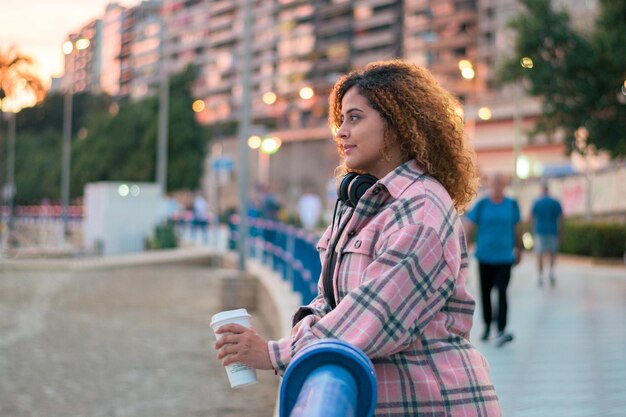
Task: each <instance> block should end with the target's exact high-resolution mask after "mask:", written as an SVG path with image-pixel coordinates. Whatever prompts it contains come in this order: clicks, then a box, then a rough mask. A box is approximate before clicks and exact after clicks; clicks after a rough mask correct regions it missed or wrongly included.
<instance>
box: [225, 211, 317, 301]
mask: <svg viewBox="0 0 626 417" xmlns="http://www.w3.org/2000/svg"><path fill="white" fill-rule="evenodd" d="M238 225H239V216H237V215H234V216H231V217H230V219H229V222H228V226H229V230H230V236H229V248H230V249H232V250H235V249H237V244H238V239H239V235H238ZM248 226H249V227H248V233H249V237H248V240H247V246H248V254H249V256H250V257H253V258H255V259H257V260H259V261H261V262H262V263H264V264H265V265H267V266H269V267H270V268H272V269H273V270H274V271H275V272H277V273H278V274H280V275H281V276H282V277H283V279H285V280H286V281H288V282H289V283H291V287H292V289H293V290H294V291H295V292H297V293H299V294H300V295H301V296H302V301H303V303H305V304H306V303H308V302H309V301H311V300H312V299H313V298H315V296H316V295H317V281H318V278H319V276H320V272H321V269H322V266H321V264H320V259H319V254H318V252H317V249H316V247H315V245H316V244H317V241H318V240H319V238H320V236H319V235H316V234H313V233H309V232H306V231H304V230H302V229H299V228H297V227H295V226H290V225H287V224H284V223H280V222H277V221H272V220H266V219H259V218H252V217H249V218H248Z"/></svg>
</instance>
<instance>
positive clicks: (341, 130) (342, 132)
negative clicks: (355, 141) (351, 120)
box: [337, 123, 348, 138]
mask: <svg viewBox="0 0 626 417" xmlns="http://www.w3.org/2000/svg"><path fill="white" fill-rule="evenodd" d="M347 136H348V129H347V128H346V124H345V123H344V124H342V125H341V126H339V130H337V137H339V138H345V137H347Z"/></svg>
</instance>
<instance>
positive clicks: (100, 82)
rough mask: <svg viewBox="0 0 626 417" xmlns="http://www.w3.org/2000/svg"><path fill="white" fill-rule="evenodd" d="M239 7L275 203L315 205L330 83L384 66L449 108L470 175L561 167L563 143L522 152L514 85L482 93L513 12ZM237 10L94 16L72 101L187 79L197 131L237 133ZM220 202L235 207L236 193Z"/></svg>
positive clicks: (331, 163)
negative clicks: (427, 83) (267, 142)
mask: <svg viewBox="0 0 626 417" xmlns="http://www.w3.org/2000/svg"><path fill="white" fill-rule="evenodd" d="M251 3H252V7H253V12H252V16H253V24H252V28H251V31H252V40H251V44H250V51H251V64H252V68H251V80H250V100H251V109H252V111H251V118H252V125H253V132H251V133H257V132H258V133H259V134H267V135H274V136H277V137H279V138H280V139H281V140H282V147H281V149H280V150H279V151H278V152H277V153H276V154H274V155H272V156H271V157H263V158H265V159H264V160H263V163H262V164H263V167H264V168H263V169H266V170H268V171H269V174H268V175H269V179H270V181H271V182H272V183H273V184H275V185H276V188H278V191H279V192H280V193H281V194H282V195H284V196H286V198H287V199H291V200H292V199H293V198H295V197H296V196H297V195H298V194H299V193H300V192H301V190H302V189H303V188H304V186H305V184H311V183H314V185H315V186H316V187H317V189H318V191H319V192H320V194H322V193H325V190H326V188H327V184H328V183H329V181H330V179H332V176H333V172H334V168H335V167H336V166H337V164H338V163H339V161H338V160H337V156H336V147H335V144H334V142H333V140H332V134H331V132H330V130H329V129H328V127H327V122H326V118H327V110H328V102H327V100H328V93H329V92H330V89H331V88H332V86H333V84H334V83H335V81H336V80H337V79H338V77H339V76H340V75H341V74H343V73H346V72H348V71H350V70H351V69H353V68H357V67H362V66H363V65H364V64H366V63H368V62H371V61H375V60H380V59H388V58H393V57H405V58H407V59H409V60H410V61H412V62H415V63H417V64H419V65H423V66H426V67H428V68H429V69H430V70H431V71H432V72H433V74H434V75H435V77H436V78H437V79H438V81H439V82H440V83H441V84H442V85H443V86H444V87H445V88H447V89H449V90H450V91H452V92H453V93H454V94H456V95H457V96H458V98H459V101H460V102H461V103H462V105H463V109H464V117H465V120H466V127H467V133H468V140H470V141H471V143H472V145H473V146H474V148H475V149H476V151H477V154H478V163H479V168H480V170H481V172H483V173H489V172H491V171H502V172H505V173H508V174H510V175H511V176H515V174H516V169H517V167H518V165H519V162H520V161H522V162H525V164H526V167H527V168H528V174H529V175H532V174H540V173H541V171H542V170H543V169H544V168H546V167H550V166H557V165H562V164H567V163H568V159H567V157H566V156H565V154H564V147H563V144H562V141H554V142H551V141H550V140H549V139H548V138H543V137H538V138H533V140H532V141H531V140H529V139H528V134H527V132H528V131H529V130H530V129H531V128H532V125H533V121H534V119H535V117H536V115H538V114H539V112H540V103H539V102H538V101H537V100H534V99H531V98H529V97H527V96H526V95H525V93H524V89H523V86H521V85H511V86H507V87H505V88H499V87H497V86H496V84H495V78H496V74H495V71H496V68H497V66H498V64H499V63H500V62H501V61H502V59H504V58H505V57H508V54H509V53H510V51H511V50H512V45H513V38H512V34H511V32H510V31H509V30H508V29H507V22H508V21H509V20H510V18H511V17H512V16H514V15H515V14H516V13H518V12H519V7H520V6H519V5H518V2H517V1H516V0H359V1H358V2H357V1H352V0H311V1H305V0H263V1H259V0H253V1H252V2H251ZM244 4H245V1H244V0H163V1H156V0H152V1H144V2H142V3H141V4H140V5H138V6H136V7H134V8H130V9H128V8H123V7H120V6H109V7H107V9H106V11H105V14H104V16H103V17H102V19H99V20H97V21H94V22H92V23H90V24H88V25H86V26H85V27H84V28H82V29H81V30H80V31H79V33H77V34H72V35H70V38H76V37H77V36H87V35H89V36H92V38H93V39H95V42H92V48H89V49H88V50H86V51H77V55H76V56H72V55H69V56H68V58H67V59H68V60H71V62H68V61H66V64H67V67H66V68H68V69H72V68H74V74H73V76H72V77H73V79H74V80H75V82H74V89H75V91H81V90H83V89H95V90H98V89H99V90H101V91H106V92H108V93H109V94H112V95H114V96H121V97H123V96H130V97H132V98H135V99H138V98H141V97H142V96H144V95H146V94H154V93H155V92H156V87H157V85H158V81H159V79H160V77H159V75H160V71H166V73H167V74H168V75H172V74H174V73H177V72H180V71H182V70H183V69H184V68H185V67H186V66H188V65H195V66H197V67H198V70H199V75H198V79H197V80H196V82H195V84H194V86H193V91H194V95H195V96H196V98H197V99H200V100H202V101H203V102H204V109H203V110H202V111H200V112H199V113H198V114H197V117H198V120H199V121H200V122H201V123H203V124H207V125H216V126H220V125H222V124H225V123H231V124H232V123H236V122H237V121H238V120H239V118H240V114H241V109H242V105H243V87H242V85H243V79H242V71H241V68H242V54H243V51H244V48H245V45H244V39H243V33H244ZM555 5H556V6H557V7H560V6H562V7H567V8H568V10H570V11H571V14H572V17H573V21H574V23H575V24H576V25H577V26H579V27H583V28H584V27H586V26H585V25H588V24H589V22H590V21H591V18H592V16H593V13H592V12H593V11H594V10H595V9H596V8H597V5H596V0H571V1H565V0H555ZM78 52H80V54H79V53H78ZM98 57H99V60H98V59H97V58H98ZM98 71H99V72H98ZM214 131H215V132H217V134H216V137H215V138H214V141H215V143H217V144H218V145H219V149H220V150H221V151H220V152H221V153H222V155H231V156H232V157H233V158H234V159H235V161H236V163H241V162H239V160H238V158H237V155H238V149H239V144H238V142H239V141H238V138H236V137H232V136H230V137H227V136H224V135H221V134H220V133H219V132H220V131H219V129H217V130H214ZM311 155H316V156H315V157H314V158H312V157H310V156H311ZM249 156H250V160H249V161H248V163H249V164H251V166H253V167H256V166H259V165H260V162H259V158H258V155H257V154H256V151H252V150H251V152H250V155H249ZM268 158H269V159H270V161H267V159H268ZM236 172H238V170H237V168H236V169H235V174H233V175H232V176H231V177H230V180H229V181H231V183H232V184H234V183H235V182H236V181H237V178H236ZM250 173H251V180H250V181H249V183H250V184H254V183H255V182H256V181H258V180H259V178H260V177H261V175H260V174H259V172H258V170H257V169H256V168H253V169H252V170H251V171H250ZM229 188H230V189H235V188H236V187H234V186H231V187H229ZM232 199H233V200H232V204H235V203H236V201H235V200H236V193H233V197H232Z"/></svg>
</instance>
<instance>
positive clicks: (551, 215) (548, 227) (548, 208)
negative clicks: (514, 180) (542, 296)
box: [530, 182, 563, 286]
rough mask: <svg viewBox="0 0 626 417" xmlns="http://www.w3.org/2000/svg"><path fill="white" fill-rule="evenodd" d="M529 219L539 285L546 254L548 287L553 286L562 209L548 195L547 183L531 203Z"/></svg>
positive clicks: (561, 223) (561, 229)
mask: <svg viewBox="0 0 626 417" xmlns="http://www.w3.org/2000/svg"><path fill="white" fill-rule="evenodd" d="M530 218H531V223H532V230H533V234H534V237H535V239H534V240H535V252H536V253H537V271H538V273H539V285H540V286H542V285H543V280H544V255H546V254H547V256H548V267H549V273H548V276H549V277H550V285H552V286H554V285H555V284H556V278H555V276H554V264H555V261H556V254H557V252H558V251H559V243H560V242H561V238H562V235H563V209H562V208H561V203H559V201H558V200H557V199H556V198H554V197H552V196H551V195H550V190H549V187H548V183H547V182H544V183H542V185H541V196H539V197H538V198H537V199H536V200H535V201H534V202H533V205H532V209H531V217H530Z"/></svg>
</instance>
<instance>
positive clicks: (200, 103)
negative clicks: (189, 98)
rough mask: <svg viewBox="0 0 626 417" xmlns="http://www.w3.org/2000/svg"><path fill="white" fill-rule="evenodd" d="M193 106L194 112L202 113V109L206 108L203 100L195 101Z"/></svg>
mask: <svg viewBox="0 0 626 417" xmlns="http://www.w3.org/2000/svg"><path fill="white" fill-rule="evenodd" d="M191 108H192V110H193V111H194V112H196V113H200V112H201V111H202V110H204V101H203V100H196V101H194V102H193V104H192V105H191Z"/></svg>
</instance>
